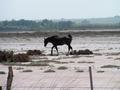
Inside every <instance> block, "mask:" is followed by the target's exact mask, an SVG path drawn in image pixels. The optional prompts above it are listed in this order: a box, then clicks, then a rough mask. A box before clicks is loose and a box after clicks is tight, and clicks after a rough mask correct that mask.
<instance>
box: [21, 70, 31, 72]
mask: <svg viewBox="0 0 120 90" xmlns="http://www.w3.org/2000/svg"><path fill="white" fill-rule="evenodd" d="M22 72H33V71H32V70H23V71H22Z"/></svg>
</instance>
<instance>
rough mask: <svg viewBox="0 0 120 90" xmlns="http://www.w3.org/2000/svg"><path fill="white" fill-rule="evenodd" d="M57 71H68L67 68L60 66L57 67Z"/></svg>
mask: <svg viewBox="0 0 120 90" xmlns="http://www.w3.org/2000/svg"><path fill="white" fill-rule="evenodd" d="M57 69H58V70H66V69H68V67H66V66H60V67H58V68H57Z"/></svg>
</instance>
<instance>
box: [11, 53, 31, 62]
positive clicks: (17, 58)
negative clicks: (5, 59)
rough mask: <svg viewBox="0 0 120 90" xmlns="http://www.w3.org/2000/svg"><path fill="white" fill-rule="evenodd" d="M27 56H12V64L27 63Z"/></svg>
mask: <svg viewBox="0 0 120 90" xmlns="http://www.w3.org/2000/svg"><path fill="white" fill-rule="evenodd" d="M28 61H29V56H28V55H27V54H15V55H13V61H12V62H28Z"/></svg>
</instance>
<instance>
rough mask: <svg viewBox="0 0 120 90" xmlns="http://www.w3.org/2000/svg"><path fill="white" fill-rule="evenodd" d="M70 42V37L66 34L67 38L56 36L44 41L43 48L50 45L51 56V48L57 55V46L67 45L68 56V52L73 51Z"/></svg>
mask: <svg viewBox="0 0 120 90" xmlns="http://www.w3.org/2000/svg"><path fill="white" fill-rule="evenodd" d="M71 42H72V36H71V35H70V34H68V36H66V37H59V36H58V35H54V36H51V37H48V38H46V39H44V47H46V46H47V44H48V43H52V45H53V46H52V47H51V55H53V48H55V49H56V51H57V55H59V53H58V48H57V46H59V45H67V46H68V55H69V52H70V50H73V48H72V46H71Z"/></svg>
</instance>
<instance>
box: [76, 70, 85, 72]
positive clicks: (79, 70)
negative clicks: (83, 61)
mask: <svg viewBox="0 0 120 90" xmlns="http://www.w3.org/2000/svg"><path fill="white" fill-rule="evenodd" d="M76 72H84V70H77V71H76Z"/></svg>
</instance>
